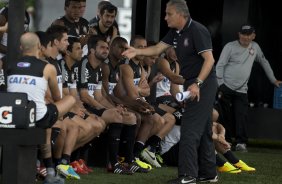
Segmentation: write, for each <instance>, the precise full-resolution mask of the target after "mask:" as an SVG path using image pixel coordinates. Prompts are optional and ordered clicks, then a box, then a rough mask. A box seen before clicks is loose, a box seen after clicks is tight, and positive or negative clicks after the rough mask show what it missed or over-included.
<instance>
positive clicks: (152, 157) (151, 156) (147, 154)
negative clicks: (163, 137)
mask: <svg viewBox="0 0 282 184" xmlns="http://www.w3.org/2000/svg"><path fill="white" fill-rule="evenodd" d="M141 157H142V159H144V160H145V161H146V162H148V163H149V164H151V165H152V166H154V167H162V166H161V165H160V164H159V162H158V161H157V158H156V154H155V153H153V152H151V151H149V150H148V149H147V148H145V149H144V150H143V151H142V152H141Z"/></svg>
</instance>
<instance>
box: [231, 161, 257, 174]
mask: <svg viewBox="0 0 282 184" xmlns="http://www.w3.org/2000/svg"><path fill="white" fill-rule="evenodd" d="M234 166H235V167H237V168H239V169H241V170H242V171H247V172H254V171H256V169H255V168H253V167H250V166H248V165H247V164H246V163H245V162H243V161H242V160H239V162H238V163H236V164H234Z"/></svg>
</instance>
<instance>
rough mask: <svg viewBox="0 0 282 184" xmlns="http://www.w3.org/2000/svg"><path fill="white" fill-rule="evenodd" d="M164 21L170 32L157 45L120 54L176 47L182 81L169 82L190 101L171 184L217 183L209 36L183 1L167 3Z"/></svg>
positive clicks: (212, 63)
mask: <svg viewBox="0 0 282 184" xmlns="http://www.w3.org/2000/svg"><path fill="white" fill-rule="evenodd" d="M165 20H166V21H167V24H168V27H170V28H171V30H170V31H169V32H168V33H167V35H166V36H165V37H164V38H163V39H162V41H161V42H160V43H158V44H157V45H155V46H152V47H147V48H144V49H134V48H132V47H130V48H129V49H128V50H127V51H125V52H124V53H123V54H124V55H125V56H127V57H129V58H132V57H135V56H136V55H145V56H150V55H156V54H160V53H161V52H163V51H164V50H165V49H167V48H168V47H169V46H171V45H172V46H174V47H175V49H176V54H177V57H178V60H179V64H180V74H181V75H182V76H183V78H181V77H179V76H175V77H173V80H172V82H174V83H178V84H183V85H184V90H188V91H190V92H191V98H190V99H189V100H187V101H186V107H185V112H184V113H183V118H182V123H181V139H180V149H179V165H178V178H177V179H175V180H171V181H170V183H172V184H174V183H175V184H178V183H196V180H197V179H198V180H199V181H201V182H204V181H205V182H216V181H217V180H218V177H217V173H216V165H215V153H214V146H213V142H212V119H211V116H212V108H213V102H214V99H215V93H216V88H217V83H216V78H215V72H214V69H213V65H214V58H213V54H212V42H211V37H210V34H209V32H208V30H207V29H206V28H205V27H204V26H203V25H202V24H200V23H198V22H196V21H194V20H192V19H191V17H190V14H189V10H188V7H187V4H186V1H184V0H170V1H169V2H168V3H167V6H166V16H165Z"/></svg>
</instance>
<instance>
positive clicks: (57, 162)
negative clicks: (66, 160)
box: [53, 158, 62, 167]
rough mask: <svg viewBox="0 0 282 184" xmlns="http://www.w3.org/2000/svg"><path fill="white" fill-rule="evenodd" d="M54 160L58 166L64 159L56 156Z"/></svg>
mask: <svg viewBox="0 0 282 184" xmlns="http://www.w3.org/2000/svg"><path fill="white" fill-rule="evenodd" d="M53 161H54V164H55V167H57V165H60V164H61V161H62V160H61V159H60V158H54V159H53Z"/></svg>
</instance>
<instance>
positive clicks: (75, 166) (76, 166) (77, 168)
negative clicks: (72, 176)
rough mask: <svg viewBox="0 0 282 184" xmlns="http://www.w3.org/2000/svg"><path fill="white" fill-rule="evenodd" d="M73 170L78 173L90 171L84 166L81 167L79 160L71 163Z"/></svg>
mask: <svg viewBox="0 0 282 184" xmlns="http://www.w3.org/2000/svg"><path fill="white" fill-rule="evenodd" d="M70 165H71V166H72V168H73V170H74V171H75V172H76V173H78V174H88V171H86V170H85V169H84V168H82V167H81V164H80V163H79V162H78V161H73V162H72V163H70Z"/></svg>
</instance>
